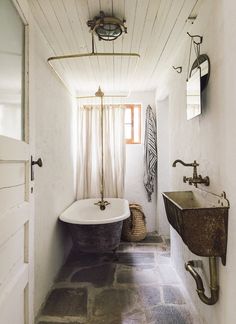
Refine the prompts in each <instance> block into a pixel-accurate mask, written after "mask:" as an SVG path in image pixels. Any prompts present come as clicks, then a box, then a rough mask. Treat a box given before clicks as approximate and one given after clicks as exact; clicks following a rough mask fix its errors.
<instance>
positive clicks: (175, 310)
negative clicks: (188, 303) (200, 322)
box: [147, 305, 193, 324]
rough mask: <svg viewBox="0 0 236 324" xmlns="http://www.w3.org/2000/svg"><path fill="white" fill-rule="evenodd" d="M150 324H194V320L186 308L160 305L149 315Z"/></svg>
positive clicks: (149, 312)
mask: <svg viewBox="0 0 236 324" xmlns="http://www.w3.org/2000/svg"><path fill="white" fill-rule="evenodd" d="M147 319H148V322H149V323H155V324H192V323H193V321H192V318H191V315H190V313H189V312H188V310H187V309H186V308H183V307H181V306H179V307H177V306H167V305H160V306H156V307H153V308H152V309H150V310H149V311H148V313H147Z"/></svg>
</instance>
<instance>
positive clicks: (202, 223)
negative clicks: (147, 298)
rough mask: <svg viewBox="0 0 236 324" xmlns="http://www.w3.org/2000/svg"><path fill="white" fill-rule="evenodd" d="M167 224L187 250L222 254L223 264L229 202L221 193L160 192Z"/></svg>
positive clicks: (205, 255) (204, 254) (223, 260)
mask: <svg viewBox="0 0 236 324" xmlns="http://www.w3.org/2000/svg"><path fill="white" fill-rule="evenodd" d="M162 195H163V198H164V203H165V209H166V214H167V218H168V221H169V223H170V225H171V226H172V227H173V228H174V229H175V230H176V231H177V232H178V233H179V235H180V236H181V238H182V240H183V241H184V243H185V244H186V245H187V246H188V248H189V250H190V251H191V252H193V253H194V254H196V255H199V256H204V257H211V256H216V257H221V260H222V263H223V264H224V265H225V264H226V248H227V232H228V210H229V202H228V200H227V199H226V196H225V193H223V194H222V196H217V195H214V194H210V193H206V192H204V191H203V192H201V191H200V190H199V191H198V190H196V191H174V192H164V193H162Z"/></svg>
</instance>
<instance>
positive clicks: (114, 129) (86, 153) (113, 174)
mask: <svg viewBox="0 0 236 324" xmlns="http://www.w3.org/2000/svg"><path fill="white" fill-rule="evenodd" d="M78 109H79V111H78V145H77V147H78V181H77V199H85V198H95V197H100V195H101V194H100V191H101V121H100V120H101V119H100V118H101V111H100V105H83V106H80V107H79V108H78ZM124 115H125V109H124V108H123V106H122V105H115V106H114V105H105V106H104V197H116V198H122V197H123V192H124V175H125V139H124Z"/></svg>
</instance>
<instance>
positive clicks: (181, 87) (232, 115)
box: [167, 0, 236, 324]
mask: <svg viewBox="0 0 236 324" xmlns="http://www.w3.org/2000/svg"><path fill="white" fill-rule="evenodd" d="M235 12H236V3H235V1H233V0H227V1H223V0H218V1H215V0H208V1H205V2H203V6H202V9H201V12H200V14H199V16H198V18H197V21H196V22H195V24H194V25H193V27H192V30H190V32H191V33H194V34H200V35H203V44H202V50H201V52H202V53H207V54H208V55H209V57H210V60H211V76H210V82H209V84H208V88H207V90H206V92H205V94H204V98H203V105H204V111H203V113H202V115H201V116H199V117H196V118H194V119H192V120H190V121H187V120H186V97H185V93H186V82H185V80H186V73H187V72H186V68H187V60H188V57H187V55H185V56H182V57H179V63H180V65H183V67H184V70H183V73H182V74H177V73H175V72H174V71H171V72H170V77H171V80H170V83H169V134H170V161H171V162H173V161H174V160H175V159H177V158H180V159H182V160H183V161H185V162H191V161H193V160H194V159H196V160H197V161H198V162H199V163H200V167H199V172H200V173H201V174H202V175H203V176H206V175H208V176H209V177H210V180H211V184H210V187H208V188H206V187H202V189H207V190H209V191H211V192H215V193H218V194H220V193H221V192H222V190H225V191H226V193H227V196H228V199H229V201H230V204H231V207H230V212H229V228H228V248H227V264H226V266H225V267H224V266H222V264H221V262H220V260H219V265H218V268H219V285H220V296H219V301H218V302H217V304H216V305H214V306H207V305H205V304H203V303H202V302H201V301H200V300H199V299H198V297H197V293H196V288H195V283H194V281H193V279H192V277H191V276H190V274H189V273H187V272H186V271H185V269H184V262H186V261H187V260H190V259H199V257H198V256H195V255H193V254H192V253H191V252H190V251H189V250H188V248H187V247H186V246H185V245H184V244H183V242H182V240H181V238H180V237H179V236H178V234H177V233H176V232H175V231H174V230H171V243H172V245H171V246H172V248H171V255H172V261H173V262H174V264H175V266H176V269H177V271H178V273H179V274H180V276H181V278H182V280H183V281H184V282H185V284H186V287H187V289H188V291H189V294H190V295H191V297H192V300H193V301H194V304H195V305H196V307H197V310H198V311H199V313H200V316H201V319H202V322H203V323H207V324H213V323H214V324H234V323H235V322H236V313H235V296H236V277H235V273H236V235H235V233H236V218H235V214H236V198H235V197H236V196H235V192H236V173H235V165H236V123H235V121H236V110H235V106H236V91H235V86H236V77H235V75H236V73H235V70H236V66H235V52H236V38H235V34H236V20H235ZM185 53H187V50H186V49H185ZM167 126H168V125H167ZM170 172H171V181H170V189H171V190H188V189H191V187H190V186H189V185H187V184H184V183H183V182H182V177H183V175H186V176H190V175H191V173H192V170H191V168H185V167H183V166H181V165H177V167H176V168H172V167H171V166H170ZM202 260H204V273H208V266H207V260H206V258H202ZM207 277H208V275H207Z"/></svg>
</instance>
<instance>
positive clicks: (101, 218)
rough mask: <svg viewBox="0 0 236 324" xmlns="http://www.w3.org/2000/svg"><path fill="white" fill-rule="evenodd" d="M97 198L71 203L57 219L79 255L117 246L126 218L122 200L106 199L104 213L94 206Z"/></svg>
mask: <svg viewBox="0 0 236 324" xmlns="http://www.w3.org/2000/svg"><path fill="white" fill-rule="evenodd" d="M98 200H99V199H98V198H93V199H83V200H78V201H76V202H74V203H73V204H72V205H71V206H70V207H69V208H67V209H66V210H65V211H64V212H63V213H62V214H61V215H60V216H59V219H60V220H61V221H62V222H64V223H66V224H67V226H68V228H69V231H70V233H71V236H72V241H73V245H74V247H75V248H77V249H78V250H79V251H81V252H108V251H114V250H116V248H117V247H118V245H119V243H120V237H121V230H122V223H123V220H124V219H126V218H128V217H129V216H130V211H129V203H128V201H127V200H125V199H120V198H106V200H107V201H108V202H109V203H110V204H109V205H108V206H106V209H105V210H100V208H99V206H96V205H94V203H97V202H98Z"/></svg>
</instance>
